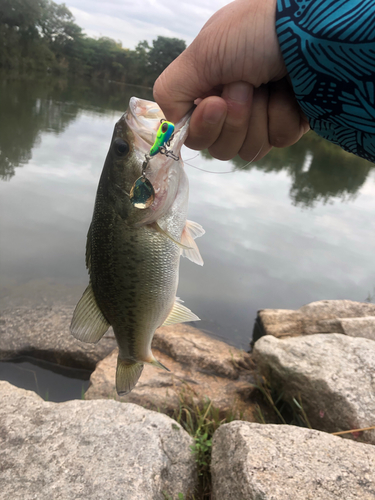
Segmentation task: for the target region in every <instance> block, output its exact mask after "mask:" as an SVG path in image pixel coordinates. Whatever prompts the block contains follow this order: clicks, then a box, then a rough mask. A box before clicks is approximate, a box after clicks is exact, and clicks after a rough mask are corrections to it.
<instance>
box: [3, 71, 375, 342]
mask: <svg viewBox="0 0 375 500" xmlns="http://www.w3.org/2000/svg"><path fill="white" fill-rule="evenodd" d="M132 95H136V96H138V97H143V98H147V99H152V94H151V91H150V90H148V89H142V88H139V87H125V86H119V85H117V84H114V83H112V84H111V83H103V82H100V83H97V84H90V83H86V84H82V83H80V84H78V83H74V82H71V83H67V82H64V81H56V80H54V79H51V80H46V81H44V82H35V81H23V82H20V81H16V80H13V81H10V80H6V79H2V80H0V204H1V206H0V307H1V308H3V309H4V308H7V307H14V306H20V305H27V306H31V307H33V306H37V305H40V304H42V303H43V304H53V303H64V304H75V303H76V301H77V300H78V299H79V297H80V295H81V293H82V292H83V290H84V289H85V287H86V285H87V283H88V276H87V271H86V268H85V259H84V254H85V244H86V233H87V229H88V227H89V224H90V220H91V215H92V210H93V205H94V199H95V192H96V188H97V184H98V180H99V176H100V173H101V170H102V167H103V162H104V159H105V156H106V153H107V149H108V147H109V143H110V139H111V136H112V132H113V127H114V124H115V122H116V121H117V120H118V119H119V118H120V116H121V114H122V113H123V112H124V111H125V109H126V108H127V105H128V101H129V98H130V96H132ZM182 155H183V158H184V159H185V160H187V159H190V161H188V163H189V164H191V165H194V166H197V167H199V168H202V169H205V170H209V171H223V172H224V171H228V170H234V172H233V173H229V174H213V173H207V172H202V171H200V170H197V169H195V168H193V167H192V166H190V165H185V168H186V171H187V173H188V177H189V179H190V205H189V219H191V220H194V221H197V222H199V223H200V224H202V226H203V227H204V228H205V230H206V234H205V235H204V236H203V237H202V238H200V239H199V240H197V243H198V246H199V248H200V251H201V254H202V257H203V259H204V261H205V264H204V266H203V268H202V267H199V266H196V265H194V264H192V263H191V262H190V261H187V260H186V259H182V262H181V272H180V285H179V290H178V295H179V296H180V297H181V298H182V299H183V300H184V301H185V305H186V306H187V307H189V308H190V309H192V311H194V312H195V313H196V314H197V315H198V316H199V317H200V318H201V322H199V323H197V325H196V326H198V327H199V328H201V329H202V330H204V331H206V332H208V333H210V334H211V335H214V336H216V337H218V338H221V339H224V340H225V341H227V342H228V343H230V344H232V345H235V346H237V347H241V348H244V349H247V348H248V345H249V340H250V338H251V334H252V329H253V324H254V319H255V317H256V312H257V310H258V309H263V308H298V307H300V306H302V305H304V304H306V303H308V302H311V301H315V300H321V299H352V300H359V301H363V300H365V299H366V298H367V297H368V295H369V293H370V294H372V293H373V289H374V285H375V259H374V255H375V251H374V250H375V169H374V168H373V165H372V164H371V163H369V162H366V161H365V160H361V159H358V158H356V157H355V156H353V155H350V154H347V153H345V152H343V151H342V150H341V149H340V148H338V147H336V146H334V145H332V144H330V143H328V142H326V141H324V140H323V139H320V138H319V137H317V136H316V135H315V134H313V133H310V134H308V135H307V136H306V137H305V138H304V139H303V140H301V141H300V142H299V143H298V144H296V145H295V146H293V147H290V148H287V149H283V150H277V149H275V150H273V151H272V152H271V153H270V154H269V155H267V157H265V158H264V159H262V160H261V161H254V162H253V163H252V164H251V165H250V166H249V165H248V166H246V167H245V168H243V167H244V165H245V162H243V161H242V160H240V159H235V160H234V161H231V162H221V161H218V160H214V159H212V158H210V157H209V155H208V154H207V153H203V154H202V153H201V154H199V155H198V156H197V157H195V158H193V157H194V156H196V152H193V151H191V150H188V149H187V148H184V149H183V152H182ZM191 158H193V159H191Z"/></svg>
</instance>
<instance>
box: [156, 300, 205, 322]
mask: <svg viewBox="0 0 375 500" xmlns="http://www.w3.org/2000/svg"><path fill="white" fill-rule="evenodd" d="M187 321H200V319H199V318H198V316H197V315H196V314H194V313H193V312H191V311H190V309H188V308H187V307H185V306H183V305H182V304H181V300H180V299H179V298H178V297H176V300H175V303H174V304H173V307H172V310H171V312H170V313H169V315H168V318H167V319H166V320H165V321H164V323H163V324H162V326H167V325H175V324H176V323H186V322H187Z"/></svg>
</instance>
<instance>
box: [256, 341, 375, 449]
mask: <svg viewBox="0 0 375 500" xmlns="http://www.w3.org/2000/svg"><path fill="white" fill-rule="evenodd" d="M253 356H254V361H255V362H256V364H257V367H258V369H259V371H260V372H261V373H262V375H264V376H265V377H266V379H267V380H268V381H269V382H270V384H271V387H273V388H275V389H276V390H277V391H278V392H279V393H282V394H283V399H284V400H287V401H289V402H292V399H293V398H296V399H297V400H298V398H299V395H300V397H301V400H302V404H303V409H304V411H305V412H306V414H307V416H308V419H309V421H310V424H311V426H312V427H313V428H315V429H320V430H324V431H327V432H337V431H346V430H350V429H360V428H364V427H371V426H373V425H375V342H374V341H373V340H368V339H364V338H356V337H348V336H346V335H341V334H336V333H333V334H332V335H324V334H317V335H312V336H308V337H293V338H285V339H277V338H275V337H273V336H272V335H267V336H265V337H262V338H261V339H259V340H258V341H257V342H256V343H255V346H254V351H253ZM360 437H361V439H362V440H364V441H366V442H369V443H373V444H375V431H373V430H372V431H366V432H363V433H361V436H360Z"/></svg>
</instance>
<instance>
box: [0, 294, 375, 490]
mask: <svg viewBox="0 0 375 500" xmlns="http://www.w3.org/2000/svg"><path fill="white" fill-rule="evenodd" d="M72 309H73V308H70V307H66V308H64V307H56V308H47V307H41V308H38V309H29V310H27V309H17V310H7V311H4V313H3V314H2V316H1V319H0V360H9V359H13V358H15V357H18V356H20V355H28V356H33V357H35V358H36V359H41V360H46V361H50V362H54V363H57V364H60V365H63V366H69V367H74V368H88V369H90V370H93V372H92V375H91V379H90V381H91V384H90V387H89V389H88V390H87V392H86V394H85V401H78V400H74V401H68V402H66V403H49V402H45V401H43V400H42V399H41V398H39V396H37V395H36V394H35V393H33V392H31V391H25V390H22V389H18V388H16V387H14V386H11V385H10V384H8V383H7V382H0V399H1V405H0V442H1V447H0V484H1V493H2V495H3V498H14V499H15V500H17V499H32V498H38V499H44V498H46V499H47V498H48V499H51V498H61V499H65V498H75V499H80V498H82V499H83V498H85V499H89V500H90V499H107V498H108V500H109V499H110V500H116V499H123V498H126V499H128V498H129V499H131V500H132V499H138V498H139V499H141V498H142V499H150V500H151V499H160V500H165V499H173V500H174V499H178V500H179V499H180V498H184V499H188V498H190V497H191V495H192V494H193V492H194V490H195V488H196V485H197V470H196V464H195V460H194V456H193V454H192V452H191V449H190V447H191V446H192V438H191V437H190V436H189V435H188V433H187V432H186V431H185V430H184V429H183V428H182V427H181V426H180V425H179V424H178V423H176V421H175V420H173V419H171V418H170V417H169V416H167V415H171V414H172V413H173V411H174V410H175V408H176V406H178V404H179V399H180V398H181V394H184V395H185V396H186V397H189V398H190V400H191V401H193V402H194V404H197V405H198V404H199V402H200V401H202V400H204V399H205V398H209V400H210V401H211V402H212V405H213V406H215V407H216V408H218V410H219V411H220V412H221V413H222V414H226V413H228V412H231V413H232V414H234V415H236V416H237V420H235V421H233V422H231V423H228V424H225V425H222V426H220V427H219V428H218V430H217V431H216V432H215V434H214V437H213V441H212V461H211V474H212V498H214V499H216V500H227V499H228V500H229V499H236V500H241V498H243V499H245V500H247V499H253V498H254V499H255V498H257V499H262V500H263V499H264V500H271V499H272V500H273V499H277V500H284V499H285V500H287V499H291V498H295V497H296V498H298V499H301V500H304V499H314V500H316V499H321V500H331V499H332V500H333V499H337V500H339V499H340V500H341V499H343V498H345V500H351V499H358V498H360V499H366V500H367V499H373V500H375V476H374V473H373V471H374V470H375V447H374V446H373V445H374V444H375V430H367V431H357V432H353V433H349V434H345V435H344V436H345V437H349V438H351V439H343V438H342V437H339V436H335V435H332V433H334V432H341V431H348V430H353V429H363V428H368V427H373V426H375V304H368V303H358V302H352V301H319V302H314V303H312V304H308V305H307V306H304V307H303V308H301V309H299V310H297V311H285V310H262V311H259V313H258V317H257V320H256V323H255V329H254V338H255V340H256V341H255V343H254V345H253V351H252V352H251V353H246V352H244V351H241V350H239V349H236V348H234V347H231V346H228V345H227V344H225V343H224V342H220V341H218V340H215V339H212V338H210V337H208V336H207V335H205V334H204V333H202V332H200V331H199V330H197V329H195V328H192V327H191V326H188V325H174V326H170V327H163V328H160V329H159V330H158V331H157V333H156V334H155V338H154V342H153V351H154V353H155V356H156V358H157V359H160V361H161V362H162V363H163V364H165V365H166V366H168V367H169V368H170V369H171V373H167V372H162V371H160V370H157V369H155V368H153V367H149V366H147V367H145V369H144V372H143V374H142V377H141V379H140V382H139V383H138V385H137V386H136V388H135V390H134V391H133V392H132V393H131V394H130V395H128V396H126V397H125V398H118V397H117V395H116V394H115V390H114V380H115V363H116V343H115V340H114V337H113V333H112V334H111V332H109V333H108V334H107V335H106V336H105V338H103V339H102V340H101V341H100V342H99V344H97V345H95V346H90V345H84V344H81V343H79V342H77V341H76V340H75V339H74V338H72V337H71V336H70V335H69V323H70V318H71V314H72ZM266 387H267V390H268V391H269V392H268V393H267V392H266V390H265V388H266ZM271 392H272V393H273V394H278V395H279V396H278V398H279V399H280V400H282V401H283V402H285V405H289V407H290V408H292V407H294V408H296V409H297V410H298V411H299V412H300V413H302V414H303V417H304V422H305V425H306V426H310V427H312V429H309V428H307V427H305V428H303V427H296V426H295V425H274V424H273V423H272V422H276V421H278V420H277V415H276V414H275V413H274V412H273V411H272V405H271V407H270V405H269V401H267V395H270V394H271ZM269 397H271V396H269ZM279 407H280V405H279ZM155 410H157V411H155ZM276 410H277V408H276ZM277 411H278V410H277ZM162 413H165V414H164V415H163V414H162ZM260 415H261V416H262V415H263V416H266V417H267V422H271V423H266V424H264V423H259V422H260V420H261V419H260ZM179 494H182V495H183V497H181V496H180V497H179ZM0 497H1V494H0Z"/></svg>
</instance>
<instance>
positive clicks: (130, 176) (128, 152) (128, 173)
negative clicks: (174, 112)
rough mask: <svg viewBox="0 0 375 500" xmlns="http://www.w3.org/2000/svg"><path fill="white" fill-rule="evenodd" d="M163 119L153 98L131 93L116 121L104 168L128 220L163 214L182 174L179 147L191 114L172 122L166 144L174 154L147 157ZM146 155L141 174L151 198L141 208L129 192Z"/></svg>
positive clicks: (153, 218) (150, 219) (134, 221)
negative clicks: (125, 107) (149, 190)
mask: <svg viewBox="0 0 375 500" xmlns="http://www.w3.org/2000/svg"><path fill="white" fill-rule="evenodd" d="M162 119H164V115H163V112H162V111H161V109H160V108H159V106H158V105H157V104H156V103H155V102H152V101H146V100H143V99H138V98H136V97H132V98H131V99H130V102H129V107H128V109H127V111H126V112H125V113H124V115H123V116H122V117H121V118H120V120H119V121H118V122H117V123H116V125H115V130H114V133H113V137H112V142H111V147H110V150H109V152H108V156H107V160H106V165H105V168H104V170H105V169H107V173H106V179H107V183H108V184H109V185H110V190H111V194H112V198H114V200H115V205H116V207H117V210H118V211H119V213H120V214H121V216H122V217H123V218H126V219H127V222H128V223H130V224H151V223H152V222H155V221H157V220H158V219H159V218H160V217H161V216H162V215H163V214H165V213H166V212H167V211H168V210H169V208H170V207H171V206H172V204H173V201H174V200H175V198H176V196H177V193H178V189H179V184H180V181H181V177H182V176H183V175H185V173H184V172H183V162H182V159H181V153H180V151H181V147H182V144H183V143H184V141H185V139H186V137H187V134H188V128H189V122H190V114H188V115H187V116H185V117H184V118H183V119H182V120H180V122H179V123H177V124H175V131H174V134H173V136H172V138H171V140H170V145H169V146H168V149H169V150H170V151H173V155H174V157H171V156H168V155H166V154H162V153H157V154H156V155H155V156H152V157H150V156H149V152H150V149H151V147H152V145H153V144H154V142H155V139H156V135H157V132H158V129H159V127H160V123H161V120H162ZM146 157H148V160H147V166H146V169H145V171H144V175H145V177H146V179H147V181H148V182H149V183H151V185H152V188H153V191H154V199H153V201H152V203H151V204H150V205H149V206H148V207H147V208H142V209H140V208H137V207H135V206H133V205H132V203H131V201H130V197H129V194H130V192H131V190H132V187H133V186H134V183H135V182H136V181H137V180H138V179H139V178H140V177H141V176H142V166H143V165H144V162H145V161H146ZM176 157H178V159H176ZM104 170H103V171H104Z"/></svg>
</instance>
